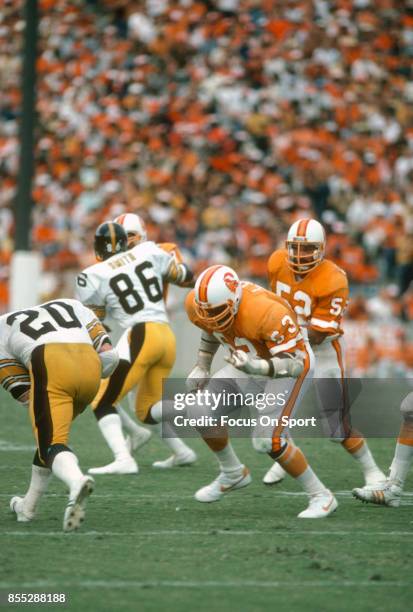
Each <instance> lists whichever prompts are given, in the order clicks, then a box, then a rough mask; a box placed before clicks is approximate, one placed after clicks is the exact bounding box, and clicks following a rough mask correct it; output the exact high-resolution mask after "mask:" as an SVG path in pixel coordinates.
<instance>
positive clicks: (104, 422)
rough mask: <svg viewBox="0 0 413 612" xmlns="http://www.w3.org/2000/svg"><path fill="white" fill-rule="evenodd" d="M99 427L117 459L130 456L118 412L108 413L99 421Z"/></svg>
mask: <svg viewBox="0 0 413 612" xmlns="http://www.w3.org/2000/svg"><path fill="white" fill-rule="evenodd" d="M98 424H99V429H100V431H101V432H102V436H103V437H104V438H105V440H106V442H107V444H108V446H109V448H110V450H111V451H112V453H113V454H114V456H115V459H125V458H127V457H130V456H131V455H130V453H129V450H128V447H127V445H126V440H125V437H124V435H123V432H122V422H121V420H120V416H119V415H118V414H107V415H106V416H104V417H102V418H101V419H99V421H98Z"/></svg>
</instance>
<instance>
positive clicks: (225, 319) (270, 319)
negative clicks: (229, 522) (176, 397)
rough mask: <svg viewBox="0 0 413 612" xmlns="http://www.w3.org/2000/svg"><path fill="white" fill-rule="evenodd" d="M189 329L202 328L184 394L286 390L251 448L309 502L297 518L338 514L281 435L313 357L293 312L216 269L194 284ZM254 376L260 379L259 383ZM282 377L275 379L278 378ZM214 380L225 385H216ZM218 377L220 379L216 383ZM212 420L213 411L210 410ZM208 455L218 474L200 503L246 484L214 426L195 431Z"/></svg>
mask: <svg viewBox="0 0 413 612" xmlns="http://www.w3.org/2000/svg"><path fill="white" fill-rule="evenodd" d="M185 306H186V310H187V313H188V316H189V318H190V320H191V321H192V323H194V324H195V325H196V326H198V327H199V328H201V329H202V330H203V333H202V337H201V344H200V347H199V352H198V360H197V364H196V366H195V368H194V369H193V370H192V371H191V373H190V374H189V377H188V380H187V384H188V388H189V389H192V390H194V389H199V388H204V389H205V390H213V389H216V388H217V387H218V388H219V389H221V390H222V389H223V388H226V389H227V391H228V390H232V391H233V392H234V391H235V392H236V393H238V394H239V393H241V394H243V393H244V394H245V391H246V389H247V388H249V385H254V384H255V385H256V387H257V388H259V385H260V384H261V390H262V379H263V377H264V378H265V380H266V383H265V387H264V392H265V393H271V394H274V395H275V396H276V395H277V393H278V392H280V391H287V393H286V396H287V401H286V402H285V404H284V406H282V407H279V406H276V407H275V408H274V411H273V412H272V415H271V416H272V417H275V418H278V419H279V422H280V425H278V426H275V427H274V428H273V427H271V429H270V430H268V428H264V430H262V428H260V427H258V428H257V430H256V431H254V433H253V445H254V448H255V449H256V450H257V451H258V452H263V453H268V454H269V455H270V456H271V457H272V458H273V459H275V460H276V461H277V462H279V463H280V465H281V466H282V467H283V469H285V470H286V471H287V472H288V474H290V475H291V476H292V477H293V478H295V479H296V480H297V481H298V482H299V483H300V485H301V486H302V488H303V489H304V491H305V492H306V493H307V494H308V496H309V505H308V508H307V509H306V510H304V511H303V512H301V513H300V514H299V515H298V516H299V517H300V518H322V517H325V516H328V515H329V514H331V513H332V512H333V511H334V510H335V509H336V508H337V501H336V499H335V497H334V496H333V494H332V493H331V492H330V491H329V490H328V489H327V488H326V487H325V486H324V484H323V483H322V482H321V481H320V480H319V479H318V477H317V476H316V474H315V473H314V472H313V470H312V469H311V467H310V466H309V465H308V463H307V460H306V458H305V457H304V454H303V453H302V451H301V450H300V449H299V448H298V447H296V446H295V445H294V444H293V443H292V442H291V441H290V440H289V438H288V436H287V428H286V427H285V426H283V425H282V423H281V422H282V420H283V419H282V417H283V416H284V417H285V416H287V417H291V415H293V414H294V411H295V409H296V408H297V407H298V405H299V403H300V401H301V399H302V397H303V395H304V393H305V391H306V389H307V387H308V385H309V383H310V382H311V376H312V370H313V361H314V357H313V354H312V351H311V348H310V346H309V345H308V343H307V342H305V341H304V340H303V337H302V335H301V332H300V329H299V326H298V324H297V320H296V316H295V314H294V312H293V311H292V310H291V309H290V308H289V307H288V305H287V304H286V303H285V302H284V300H282V299H280V298H278V297H277V296H275V295H274V294H273V293H271V292H270V291H267V290H266V289H263V288H262V287H259V286H258V285H255V284H253V283H249V282H240V280H239V278H238V276H237V274H236V273H235V271H234V270H232V269H231V268H229V267H227V266H221V265H216V266H212V267H210V268H208V269H207V270H205V271H204V272H203V273H202V274H201V275H200V277H199V278H198V280H197V282H196V285H195V289H193V290H192V291H191V292H190V293H189V294H188V296H187V299H186V302H185ZM219 344H222V345H223V347H224V348H225V349H227V350H228V355H227V357H226V360H227V361H228V365H227V366H225V367H224V368H222V369H220V370H219V371H218V372H216V373H215V374H214V375H213V376H212V377H211V378H210V367H211V363H212V359H213V356H214V354H215V352H216V350H217V348H218V346H219ZM258 377H260V378H258ZM280 378H283V380H282V382H281V380H278V379H280ZM220 379H221V382H222V383H223V385H224V386H220V384H221V383H220ZM222 379H225V380H224V381H222ZM214 416H217V412H216V411H215V412H214ZM198 431H200V433H201V435H202V437H203V439H204V440H205V442H206V444H207V445H208V446H209V448H210V449H211V450H212V452H213V453H214V454H215V456H216V458H217V460H218V463H219V467H220V474H219V476H218V478H216V479H215V480H214V481H213V482H212V483H211V484H209V485H207V486H205V487H203V488H202V489H200V490H199V491H197V493H196V494H195V498H196V499H197V500H198V501H200V502H214V501H218V500H220V499H221V498H222V497H223V495H224V494H226V493H229V492H231V491H233V490H235V489H239V488H242V487H245V486H246V485H248V484H249V483H250V482H251V476H250V474H249V471H248V469H247V468H246V467H245V466H244V465H243V464H242V463H241V462H240V460H239V459H238V457H237V455H236V454H235V452H234V449H233V448H232V446H231V443H230V442H229V439H228V432H227V429H226V427H225V426H222V423H221V422H220V426H219V429H217V428H214V427H210V428H205V429H198Z"/></svg>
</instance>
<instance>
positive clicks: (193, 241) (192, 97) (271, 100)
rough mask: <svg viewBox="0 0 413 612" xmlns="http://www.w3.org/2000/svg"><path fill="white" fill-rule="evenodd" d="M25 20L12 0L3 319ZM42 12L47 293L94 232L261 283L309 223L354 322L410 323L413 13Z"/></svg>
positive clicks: (373, 7)
mask: <svg viewBox="0 0 413 612" xmlns="http://www.w3.org/2000/svg"><path fill="white" fill-rule="evenodd" d="M21 9H22V1H21V0H4V3H3V7H2V9H1V11H0V86H1V90H2V96H1V97H0V177H1V182H0V220H1V223H0V306H1V308H2V309H3V310H5V309H6V308H7V299H8V298H7V284H8V264H9V260H10V253H11V251H12V247H13V229H14V228H13V216H12V212H11V207H12V202H13V198H14V196H15V192H16V175H17V168H18V121H19V113H20V106H21V95H20V72H21V62H20V49H21V44H22V32H23V29H24V22H23V20H22V13H21ZM40 10H41V16H40V25H39V57H38V62H37V67H38V80H37V111H38V127H37V136H36V140H37V150H36V168H35V179H34V190H33V199H34V202H35V207H34V230H33V236H32V240H33V245H34V246H35V248H36V249H38V250H40V251H41V252H42V253H43V254H44V255H45V261H46V268H47V271H48V275H46V276H45V279H48V280H49V282H47V283H45V295H53V294H58V293H59V292H60V291H61V290H62V288H63V283H64V282H65V280H64V279H65V278H66V275H67V276H68V278H71V273H72V272H73V271H74V270H76V271H77V270H78V269H79V268H82V267H84V265H85V264H87V263H89V262H90V257H91V246H92V238H93V233H94V229H95V228H96V226H97V225H98V224H99V223H100V222H101V221H103V220H105V219H108V218H113V217H115V216H116V215H118V214H120V213H122V212H125V211H129V212H137V213H139V214H140V215H141V216H142V217H143V218H144V219H145V221H146V223H147V225H148V233H149V235H150V237H151V238H153V239H154V240H162V241H176V242H178V243H179V245H180V246H181V248H182V250H183V252H184V253H185V255H186V257H188V258H189V259H190V260H191V261H192V265H193V266H194V267H195V268H198V270H200V269H202V268H203V267H205V265H206V264H208V263H214V262H217V261H219V262H224V263H228V264H230V265H233V266H234V267H235V268H236V269H237V270H239V272H240V275H241V276H246V277H251V278H255V279H263V278H264V277H265V275H266V261H267V259H268V256H269V254H270V253H271V251H272V250H273V249H274V248H276V247H277V246H279V244H280V242H281V240H282V238H283V236H284V234H285V230H286V228H287V227H288V226H289V225H290V224H291V223H292V222H293V221H294V220H295V219H297V218H300V217H302V216H306V215H308V216H315V217H316V218H318V219H319V220H320V221H322V222H323V224H324V225H325V227H326V228H327V231H328V252H327V256H329V257H330V258H332V259H334V260H335V261H336V262H337V263H338V264H339V265H340V266H341V267H343V268H344V269H345V270H346V271H347V273H348V275H349V278H350V281H351V284H352V295H353V300H352V304H351V306H350V309H349V312H348V318H349V319H353V320H355V321H362V322H363V321H367V320H368V321H374V320H377V321H380V322H383V320H386V321H389V322H391V321H394V320H403V321H413V289H412V286H411V281H412V279H413V78H412V77H413V74H412V72H413V0H332V1H327V0H283V1H282V2H274V1H273V0H146V1H145V0H140V1H130V0H105V1H104V2H102V1H101V2H99V1H98V0H72V1H69V0H40ZM369 287H370V288H371V290H369ZM378 287H380V290H379V291H378ZM409 367H411V365H410V366H409Z"/></svg>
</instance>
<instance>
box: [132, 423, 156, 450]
mask: <svg viewBox="0 0 413 612" xmlns="http://www.w3.org/2000/svg"><path fill="white" fill-rule="evenodd" d="M151 437H152V432H151V431H149V429H144V428H143V427H142V428H141V429H140V430H139V431H134V432H133V433H129V434H127V435H126V436H125V441H126V446H127V447H128V451H129V452H130V453H133V452H135V451H137V450H138V449H140V448H142V446H144V445H145V444H146V443H147V442H149V440H150V439H151Z"/></svg>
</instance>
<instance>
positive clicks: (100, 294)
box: [76, 241, 174, 329]
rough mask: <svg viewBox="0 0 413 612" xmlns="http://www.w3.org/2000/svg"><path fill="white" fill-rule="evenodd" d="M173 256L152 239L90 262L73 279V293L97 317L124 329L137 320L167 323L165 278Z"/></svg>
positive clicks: (137, 321) (138, 321)
mask: <svg viewBox="0 0 413 612" xmlns="http://www.w3.org/2000/svg"><path fill="white" fill-rule="evenodd" d="M173 261H174V258H173V256H172V255H171V254H170V253H167V252H166V251H164V250H163V249H161V248H159V246H158V245H156V244H155V243H154V242H152V241H146V242H142V243H140V244H138V245H137V246H135V247H133V248H132V249H130V250H129V251H126V252H124V253H120V254H117V255H114V256H112V257H110V258H109V259H106V260H105V261H101V262H99V263H96V264H94V265H92V266H89V267H88V268H86V269H85V270H83V272H81V273H80V274H79V275H78V277H77V280H76V297H77V299H78V300H80V301H81V302H82V303H83V304H84V305H85V306H88V307H89V308H92V309H93V311H94V312H95V313H96V314H97V316H98V317H99V318H100V319H102V320H103V319H104V318H105V317H110V318H111V319H113V320H114V321H116V323H118V324H119V325H120V327H122V328H123V329H127V328H129V327H131V326H132V325H135V324H136V323H143V322H149V321H151V322H158V323H167V322H168V315H167V314H166V310H165V302H164V299H163V285H164V278H165V276H166V275H167V272H168V270H169V268H170V266H171V263H172V262H173Z"/></svg>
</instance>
